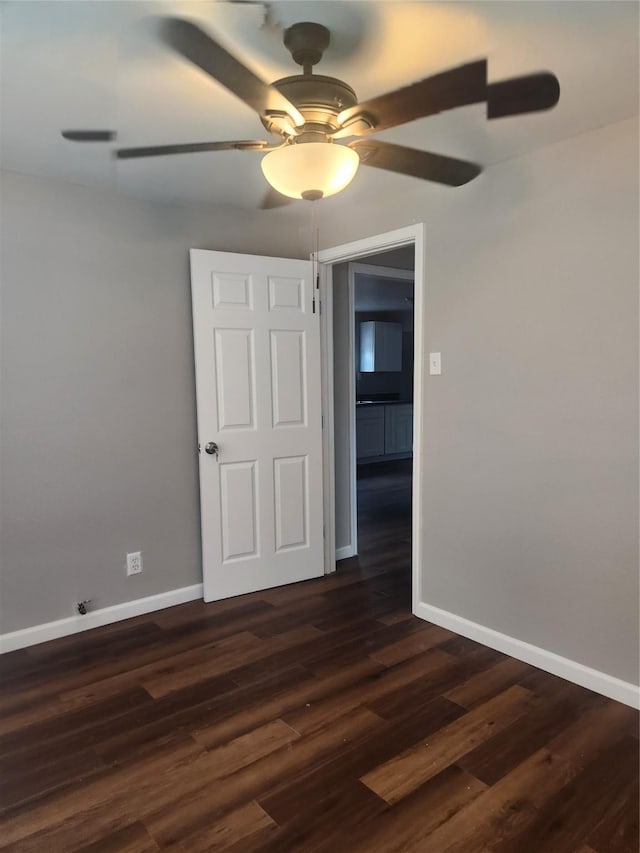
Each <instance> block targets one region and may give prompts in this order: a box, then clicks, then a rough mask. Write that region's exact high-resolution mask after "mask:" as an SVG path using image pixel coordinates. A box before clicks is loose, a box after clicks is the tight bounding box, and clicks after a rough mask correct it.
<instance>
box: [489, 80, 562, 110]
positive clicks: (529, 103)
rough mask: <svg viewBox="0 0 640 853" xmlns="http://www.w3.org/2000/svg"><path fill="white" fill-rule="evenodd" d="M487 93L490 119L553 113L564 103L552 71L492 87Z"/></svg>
mask: <svg viewBox="0 0 640 853" xmlns="http://www.w3.org/2000/svg"><path fill="white" fill-rule="evenodd" d="M487 89H488V92H487V118H502V117H504V116H513V115H520V114H521V113H533V112H537V111H538V110H550V109H551V108H552V107H555V105H556V104H557V103H558V101H559V99H560V83H559V82H558V78H557V77H556V76H555V74H551V73H550V72H549V71H542V72H540V73H538V74H528V75H526V76H524V77H514V78H512V79H511V80H501V81H499V82H498V83H490V84H489V86H488V87H487Z"/></svg>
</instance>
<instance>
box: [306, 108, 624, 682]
mask: <svg viewBox="0 0 640 853" xmlns="http://www.w3.org/2000/svg"><path fill="white" fill-rule="evenodd" d="M367 214H368V215H367V216H364V214H363V217H362V219H360V220H359V221H357V222H353V226H352V229H351V231H350V232H349V233H348V235H347V236H348V239H350V240H353V239H357V238H359V237H364V236H367V235H370V234H375V233H381V232H383V231H385V230H389V229H391V228H397V227H400V226H402V225H407V224H410V223H411V222H415V221H420V220H424V221H426V223H427V247H426V259H425V262H426V299H425V309H424V318H423V322H424V324H425V330H426V348H427V350H428V351H436V352H437V351H439V352H441V353H442V376H439V377H429V376H426V377H425V410H426V432H425V435H426V446H425V449H424V460H425V472H424V474H425V476H424V484H425V485H424V493H423V506H424V508H425V515H424V518H423V525H424V536H425V546H426V548H425V557H424V565H423V566H422V570H421V573H422V600H423V601H425V602H427V603H429V604H433V605H436V606H438V607H441V608H444V609H445V610H449V611H451V612H453V613H455V614H458V615H460V616H462V617H465V618H467V619H470V620H473V621H475V622H478V623H480V624H483V625H486V626H489V627H491V628H493V629H495V630H497V631H502V632H504V633H506V634H508V635H511V636H514V637H517V638H519V639H521V640H524V641H526V642H529V643H532V644H534V645H537V646H540V647H542V648H544V649H548V650H550V651H553V652H556V653H557V654H560V655H564V656H566V657H568V658H571V659H573V660H576V661H579V662H581V663H583V664H586V665H587V666H591V667H595V668H596V669H599V670H602V671H604V672H606V673H609V674H610V675H613V676H617V677H620V678H623V679H626V680H629V681H631V682H634V683H638V668H639V664H638V647H639V638H638V601H639V591H638V279H639V269H638V249H639V244H638V233H639V217H638V121H637V118H632V119H629V120H627V121H623V122H619V123H616V124H614V125H609V126H607V127H604V128H601V129H599V130H596V131H593V132H591V133H588V134H584V135H581V136H578V137H574V138H571V139H568V140H565V141H563V142H560V143H558V144H555V145H552V146H549V147H547V148H545V149H542V150H540V151H538V152H536V153H533V154H531V155H529V156H526V157H521V158H517V159H515V160H512V161H510V162H506V163H504V164H501V165H498V166H496V167H494V168H491V169H488V170H487V171H486V173H485V174H484V175H482V176H481V177H480V178H479V179H478V180H477V181H474V182H473V183H471V184H469V185H468V186H467V187H465V188H462V189H461V190H455V191H452V193H451V194H450V195H449V196H445V195H444V194H440V191H439V190H436V191H434V192H433V193H426V192H423V193H421V192H420V190H418V189H417V190H416V191H415V193H414V194H412V195H409V194H408V195H407V198H406V204H405V206H404V208H403V210H402V212H393V211H389V210H388V209H385V208H384V206H381V209H380V210H371V211H367ZM321 227H322V223H321ZM346 227H347V222H346V221H341V220H340V219H339V218H338V217H335V216H334V217H332V218H331V219H330V220H329V219H327V221H326V223H324V240H325V241H326V243H327V244H328V245H330V244H331V243H332V242H333V243H340V242H345V239H346V237H345V233H344V232H345V228H346ZM416 322H417V320H416Z"/></svg>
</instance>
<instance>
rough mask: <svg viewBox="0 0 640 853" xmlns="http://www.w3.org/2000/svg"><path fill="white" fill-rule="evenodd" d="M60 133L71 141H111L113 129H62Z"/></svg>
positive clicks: (113, 133)
mask: <svg viewBox="0 0 640 853" xmlns="http://www.w3.org/2000/svg"><path fill="white" fill-rule="evenodd" d="M62 135H63V137H64V138H65V139H69V140H70V141H71V142H113V140H114V139H115V138H116V132H115V130H63V131H62Z"/></svg>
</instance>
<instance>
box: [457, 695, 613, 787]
mask: <svg viewBox="0 0 640 853" xmlns="http://www.w3.org/2000/svg"><path fill="white" fill-rule="evenodd" d="M447 695H449V696H450V695H451V694H447ZM602 704H603V700H602V697H599V696H596V695H595V694H594V693H591V692H590V691H579V692H577V693H574V692H573V691H566V692H565V691H563V690H562V689H561V688H558V687H557V686H555V685H554V690H553V693H551V694H549V696H548V701H544V702H542V701H541V702H539V703H536V705H535V706H534V707H532V708H531V711H530V712H529V713H528V714H527V725H526V726H523V725H521V723H520V721H516V722H514V723H512V724H511V725H510V726H507V728H506V729H503V730H502V731H501V732H498V733H496V735H494V736H493V737H491V738H490V739H489V740H487V741H485V742H484V743H482V744H480V745H479V746H478V747H476V748H475V749H474V750H472V751H471V752H468V753H467V754H466V755H465V756H463V757H462V758H461V759H459V763H460V765H461V766H462V767H464V768H465V769H466V770H468V771H469V772H470V773H473V774H474V776H476V777H477V778H478V779H481V780H482V781H483V782H486V783H487V784H488V785H493V784H494V783H495V782H497V781H498V779H501V778H502V777H503V776H504V775H506V774H507V773H509V772H511V770H513V768H514V767H517V766H518V764H520V763H522V762H523V761H524V760H525V759H526V758H528V757H529V756H530V755H532V754H533V753H534V752H537V750H538V749H542V747H543V746H545V745H546V744H548V743H549V741H550V740H551V739H552V738H555V737H556V736H560V737H562V733H563V732H564V731H565V730H567V728H568V727H569V726H572V725H573V723H575V721H576V720H579V719H581V717H582V715H583V714H585V713H587V712H588V711H590V710H591V709H592V708H597V707H601V706H602Z"/></svg>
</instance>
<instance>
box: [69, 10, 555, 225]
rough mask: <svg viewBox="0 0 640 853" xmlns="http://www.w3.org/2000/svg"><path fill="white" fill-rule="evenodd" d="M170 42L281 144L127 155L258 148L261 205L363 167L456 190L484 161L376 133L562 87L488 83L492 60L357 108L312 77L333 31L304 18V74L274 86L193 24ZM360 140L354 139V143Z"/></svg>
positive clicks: (543, 81)
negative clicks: (263, 190)
mask: <svg viewBox="0 0 640 853" xmlns="http://www.w3.org/2000/svg"><path fill="white" fill-rule="evenodd" d="M160 32H161V38H162V41H163V42H164V43H165V44H166V45H168V46H169V47H170V48H171V49H172V50H174V51H176V52H177V53H178V54H180V55H181V56H182V57H184V58H185V59H187V60H189V61H190V62H192V63H193V64H194V65H197V66H198V67H199V68H201V69H202V70H203V71H204V72H205V73H207V74H209V75H210V76H211V77H212V78H213V79H214V80H216V81H217V82H218V83H220V84H221V85H223V86H225V87H226V88H227V89H228V90H229V91H230V92H232V94H234V95H235V96H236V97H238V98H239V99H240V100H241V101H244V103H245V104H247V106H249V107H251V109H253V110H255V111H256V112H257V114H258V116H259V118H260V120H261V122H262V124H263V125H264V127H265V129H266V130H267V131H268V133H269V134H271V135H272V136H273V137H275V139H276V140H277V141H276V142H274V143H269V142H267V141H264V140H231V141H227V142H196V143H190V144H183V145H158V146H151V147H142V148H120V149H117V150H116V152H115V156H116V157H118V158H119V159H130V158H135V157H155V156H160V155H168V154H188V153H193V152H199V151H225V150H233V149H235V150H239V151H259V152H262V153H263V154H265V155H266V156H264V157H263V160H262V170H263V172H264V174H265V177H266V178H267V180H268V181H269V183H270V184H271V186H272V187H273V189H274V190H275V192H274V191H271V192H269V193H268V194H267V196H266V197H265V200H264V201H263V203H262V205H261V207H262V208H271V207H278V206H279V205H281V204H286V203H288V202H289V201H290V200H291V199H293V198H298V199H299V198H303V199H307V200H310V201H315V200H317V199H320V198H323V197H326V196H329V195H333V194H334V193H336V192H339V191H340V190H342V189H344V187H346V186H347V185H348V184H349V183H350V181H351V180H352V179H353V177H354V175H355V173H356V171H357V169H358V166H359V165H360V163H362V164H364V165H366V166H372V167H374V168H377V169H385V170H387V171H391V172H397V173H400V174H403V175H411V176H413V177H416V178H422V179H423V180H427V181H435V182H437V183H440V184H446V185H448V186H461V185H462V184H466V183H468V182H469V181H471V180H472V179H473V178H475V177H476V176H477V175H479V174H480V172H481V171H482V168H481V167H480V166H479V165H478V164H476V163H471V162H468V161H465V160H460V159H457V158H454V157H447V156H444V155H442V154H434V153H430V152H428V151H421V150H418V149H415V148H407V147H405V146H403V145H395V144H392V143H389V142H382V141H379V140H376V139H372V138H371V134H373V133H376V132H377V131H381V130H388V129H389V128H393V127H397V126H399V125H402V124H405V123H406V122H410V121H413V120H415V119H419V118H424V117H426V116H430V115H434V114H436V113H439V112H443V111H444V110H450V109H453V108H455V107H461V106H465V105H468V104H476V103H481V102H486V104H487V118H489V119H494V118H501V117H504V116H512V115H518V114H521V113H529V112H535V111H538V110H546V109H550V108H551V107H553V106H555V105H556V104H557V102H558V99H559V97H560V86H559V84H558V80H557V78H556V77H555V75H553V74H551V73H549V72H540V73H536V74H529V75H526V76H523V77H514V78H511V79H508V80H503V81H500V82H497V83H488V82H487V60H486V59H480V60H477V61H475V62H470V63H468V64H466V65H461V66H459V67H457V68H452V69H450V70H448V71H443V72H442V73H440V74H436V75H434V76H431V77H427V78H426V79H424V80H421V81H419V82H418V83H413V84H412V85H409V86H405V87H403V88H400V89H397V90H395V91H393V92H388V93H387V94H385V95H380V96H378V97H375V98H370V99H369V100H367V101H365V102H363V103H358V99H357V97H356V93H355V92H354V90H353V89H352V88H351V86H349V85H348V84H347V83H345V82H344V81H342V80H338V79H337V78H335V77H326V76H323V75H319V74H314V73H313V67H314V66H315V65H317V63H318V62H319V61H320V60H321V58H322V55H323V53H324V51H325V50H326V48H327V47H328V46H329V41H330V34H329V30H327V28H326V27H324V26H322V25H321V24H317V23H310V22H302V23H297V24H294V25H293V26H291V27H289V28H288V29H287V30H286V31H285V34H284V44H285V46H286V47H287V49H288V50H289V51H290V53H291V56H292V57H293V60H294V62H296V63H297V64H298V65H301V66H302V74H296V75H294V76H291V77H284V78H282V79H280V80H276V81H275V82H273V83H271V84H269V83H265V82H264V81H263V80H261V79H260V78H259V77H257V76H256V75H255V74H254V73H253V72H252V71H250V70H249V69H248V68H247V67H246V66H245V65H243V64H242V63H241V62H240V61H239V60H238V59H236V58H235V57H234V56H233V55H232V54H231V53H229V52H228V51H227V50H226V49H225V48H224V47H222V46H221V45H220V44H218V43H217V42H216V41H215V40H214V39H213V38H212V37H211V36H210V35H208V34H207V33H205V32H204V31H203V30H202V29H200V28H199V27H198V26H196V24H194V23H192V22H191V21H187V20H182V19H179V18H167V19H164V20H163V22H162V25H161V30H160ZM62 135H63V137H64V138H65V139H69V140H73V141H76V142H110V141H113V140H114V139H115V138H116V134H115V132H114V131H110V130H65V131H62ZM349 137H356V138H355V139H352V140H351V141H348V142H346V143H343V142H341V141H340V140H343V139H344V140H347V139H348V138H349Z"/></svg>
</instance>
